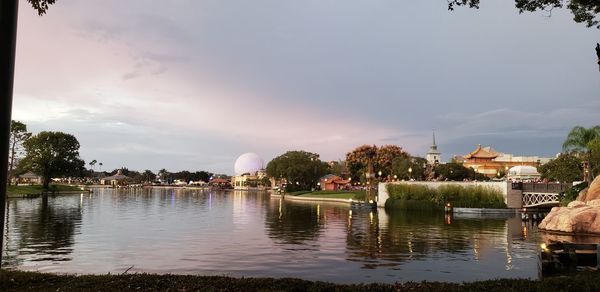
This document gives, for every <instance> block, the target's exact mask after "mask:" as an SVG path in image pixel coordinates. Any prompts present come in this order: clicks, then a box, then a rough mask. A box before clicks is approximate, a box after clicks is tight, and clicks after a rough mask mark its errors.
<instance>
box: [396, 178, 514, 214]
mask: <svg viewBox="0 0 600 292" xmlns="http://www.w3.org/2000/svg"><path fill="white" fill-rule="evenodd" d="M387 190H388V194H389V196H390V200H389V201H411V202H403V203H397V202H390V203H389V204H388V202H386V206H389V207H390V208H394V209H396V208H399V209H407V208H409V209H410V208H412V207H414V208H417V209H419V210H421V209H439V208H443V206H444V204H446V203H451V204H452V206H454V207H462V208H506V204H505V203H504V196H503V195H502V192H501V191H500V190H497V189H493V188H488V187H484V186H460V185H443V186H440V187H439V188H437V189H434V188H430V187H428V186H425V185H414V184H389V185H387ZM412 201H420V202H426V203H427V204H417V203H414V202H412ZM430 205H433V206H436V207H435V208H434V207H431V206H430ZM426 206H430V207H426Z"/></svg>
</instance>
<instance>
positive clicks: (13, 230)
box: [2, 188, 541, 283]
mask: <svg viewBox="0 0 600 292" xmlns="http://www.w3.org/2000/svg"><path fill="white" fill-rule="evenodd" d="M6 211H7V217H6V223H5V224H6V226H5V229H6V230H5V234H4V236H5V237H4V241H5V242H4V245H5V246H4V252H3V255H2V256H3V265H4V266H8V267H11V268H17V269H21V270H33V271H41V272H56V273H78V274H85V273H95V274H105V273H109V272H110V273H113V274H118V273H123V272H125V271H126V270H127V269H130V270H129V273H134V272H148V273H176V274H195V275H228V276H234V277H241V276H245V277H255V276H256V277H296V278H302V279H307V280H322V281H329V282H337V283H356V282H397V281H421V280H435V281H452V282H462V281H474V280H484V279H494V278H531V279H537V278H538V277H539V275H540V272H541V271H540V268H539V259H538V251H539V244H540V242H541V239H540V235H539V233H538V232H537V231H536V228H535V225H532V224H531V223H525V222H522V221H521V219H520V217H519V218H517V217H512V218H508V217H506V216H505V217H497V218H489V217H487V218H481V217H471V218H470V217H468V216H457V215H454V216H445V215H444V214H443V213H439V214H438V213H419V212H411V213H406V212H399V211H396V212H389V213H388V212H386V211H385V210H383V209H380V210H379V211H378V212H374V211H371V210H365V209H351V208H350V206H348V205H346V204H339V203H317V202H311V203H308V202H292V201H284V200H281V199H280V198H275V197H271V196H270V195H269V194H268V193H267V192H250V191H208V190H191V189H168V188H151V189H150V188H148V189H132V190H115V189H95V190H94V193H92V194H87V193H85V194H81V195H62V196H56V197H49V198H47V199H42V198H37V199H9V200H8V202H7V210H6Z"/></svg>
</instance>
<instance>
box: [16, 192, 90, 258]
mask: <svg viewBox="0 0 600 292" xmlns="http://www.w3.org/2000/svg"><path fill="white" fill-rule="evenodd" d="M6 208H7V209H6V212H7V217H6V220H7V222H6V226H5V229H6V236H5V241H6V242H7V243H6V248H5V251H4V257H5V260H6V262H7V265H8V266H20V265H27V264H28V262H48V263H52V262H60V261H70V260H71V253H72V252H73V245H74V242H75V240H74V238H75V235H76V234H78V233H79V231H80V224H81V205H80V204H78V203H77V202H76V201H74V200H70V199H64V198H55V197H50V198H43V199H36V200H8V201H7V206H6Z"/></svg>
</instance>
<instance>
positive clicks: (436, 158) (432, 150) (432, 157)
mask: <svg viewBox="0 0 600 292" xmlns="http://www.w3.org/2000/svg"><path fill="white" fill-rule="evenodd" d="M441 156H442V153H440V152H439V151H438V149H437V145H436V144H435V131H434V132H433V144H431V147H429V151H428V152H427V156H426V157H425V158H426V159H427V164H431V165H436V164H438V163H440V161H441Z"/></svg>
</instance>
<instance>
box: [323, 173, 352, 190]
mask: <svg viewBox="0 0 600 292" xmlns="http://www.w3.org/2000/svg"><path fill="white" fill-rule="evenodd" d="M351 180H352V179H351V178H349V179H343V178H341V177H339V176H337V175H335V174H328V175H325V176H323V177H321V178H320V179H319V186H321V190H323V191H337V190H343V189H346V188H348V187H350V182H351Z"/></svg>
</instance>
